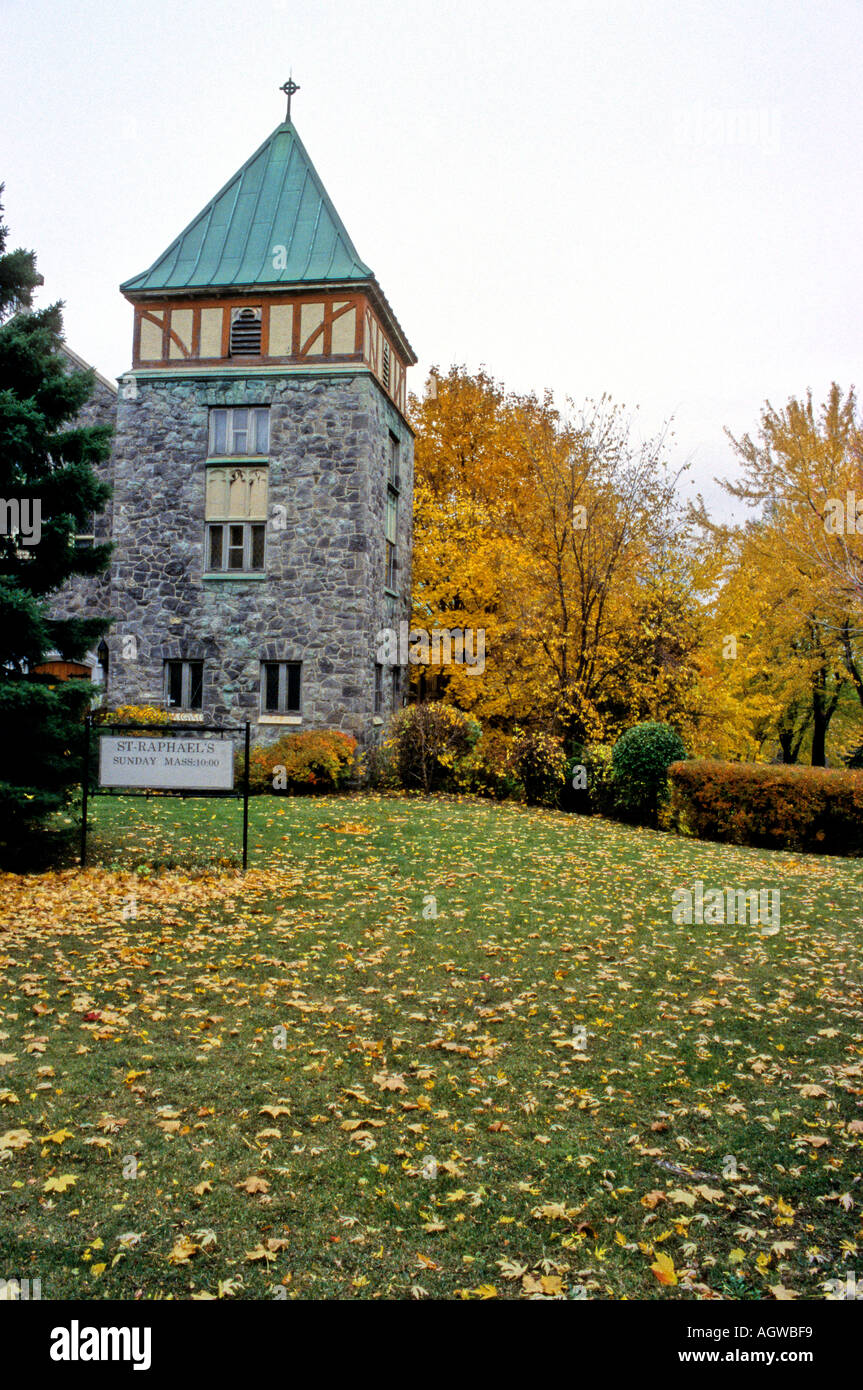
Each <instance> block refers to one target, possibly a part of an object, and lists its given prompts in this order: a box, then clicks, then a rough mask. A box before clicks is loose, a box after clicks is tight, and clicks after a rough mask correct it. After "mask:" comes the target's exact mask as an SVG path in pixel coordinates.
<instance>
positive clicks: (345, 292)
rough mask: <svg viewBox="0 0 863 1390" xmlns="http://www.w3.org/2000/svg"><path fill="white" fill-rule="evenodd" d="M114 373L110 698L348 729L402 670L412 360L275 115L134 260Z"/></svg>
mask: <svg viewBox="0 0 863 1390" xmlns="http://www.w3.org/2000/svg"><path fill="white" fill-rule="evenodd" d="M121 290H122V292H123V294H124V295H125V296H126V298H127V299H128V300H129V301H130V303H131V304H132V305H133V306H134V339H133V361H132V368H131V370H130V371H128V372H127V373H126V374H125V376H124V377H122V378H121V380H120V392H119V400H118V405H117V427H116V438H115V445H114V454H113V460H112V478H111V481H112V482H113V486H114V496H113V501H112V513H111V533H112V534H111V539H112V540H113V542H114V546H115V550H114V555H113V559H112V567H111V574H110V581H109V586H110V600H109V602H110V610H111V612H112V613H113V614H114V615H115V617H116V621H115V623H114V626H113V628H112V629H111V632H110V635H109V637H108V648H109V655H108V660H107V665H108V678H107V693H108V701H109V703H110V705H111V707H112V708H113V707H115V706H117V705H119V704H163V703H164V704H165V705H166V706H167V708H168V709H169V711H170V713H171V716H172V717H173V718H177V719H178V720H187V721H195V720H200V719H202V718H203V719H206V720H214V721H222V722H230V723H234V722H239V721H241V720H245V719H250V720H251V721H252V725H253V736H254V737H257V738H259V739H270V738H272V737H275V736H277V735H278V734H280V733H282V732H284V729H283V727H282V726H285V725H288V726H293V727H296V728H303V729H308V728H340V729H343V730H345V731H346V732H349V733H353V734H354V735H356V736H357V737H359V738H360V739H362V740H363V741H369V740H370V739H371V738H373V737H374V735H375V731H376V726H379V725H380V724H381V723H382V722H383V721H384V719H385V718H386V717H387V716H388V715H389V714H390V713H391V711H392V709H393V708H394V707H395V706H397V705H400V704H401V703H402V701H403V695H404V692H405V690H406V686H407V673H406V672H405V671H401V670H400V669H399V668H398V667H391V666H386V665H381V664H378V660H377V658H378V656H379V653H378V652H377V651H376V648H377V645H378V641H377V638H378V633H379V632H380V630H381V629H385V628H394V629H396V630H397V629H398V626H399V622H400V621H402V620H404V619H406V618H407V617H408V608H409V593H410V558H411V513H412V486H413V435H412V432H411V429H410V426H409V425H408V423H407V419H406V416H405V408H406V406H405V401H406V395H405V392H406V386H405V377H406V371H407V368H408V366H410V365H411V364H413V363H415V362H416V356H415V354H414V352H413V349H412V348H411V346H410V344H409V343H408V341H407V339H406V337H405V335H404V332H403V331H402V329H401V327H400V325H399V323H398V320H397V319H396V317H395V315H394V313H393V311H392V309H391V307H390V305H389V303H388V302H387V299H386V296H385V295H384V293H383V291H382V290H381V288H380V286H379V285H378V283H377V280H376V279H375V276H374V275H373V273H372V271H371V270H370V269H369V267H368V266H367V265H365V264H364V263H363V262H362V261H361V260H360V258H359V256H358V254H357V252H356V250H355V249H354V246H353V243H352V242H351V239H350V237H349V236H348V234H347V231H346V230H345V227H344V226H343V224H342V222H341V220H340V218H339V216H338V214H337V212H336V210H335V208H334V207H333V204H332V203H331V202H330V199H329V197H328V195H327V192H326V190H325V188H324V186H323V184H322V183H321V180H320V178H319V177H318V174H317V172H316V171H315V168H314V166H313V164H312V162H311V160H310V159H309V156H308V154H307V153H306V150H305V148H304V146H303V144H302V142H301V140H300V138H299V136H298V135H297V132H296V129H295V128H294V126H293V124H292V123H291V121H290V119H288V120H286V121H285V122H284V123H283V124H282V125H280V126H278V127H277V129H276V130H274V131H273V133H272V135H270V137H269V138H268V139H267V140H265V142H264V143H263V145H262V146H261V147H260V149H258V150H257V151H256V152H255V153H254V154H253V155H252V156H251V158H250V159H249V160H247V162H246V163H245V164H244V165H243V167H242V168H241V169H240V170H239V171H238V172H237V173H236V174H235V175H234V176H233V178H231V179H230V180H229V181H228V183H227V184H225V186H224V188H222V189H221V190H220V191H219V192H218V193H217V194H216V195H215V197H214V198H213V199H212V200H211V201H210V202H209V203H208V204H207V206H206V207H205V208H204V209H203V211H202V212H201V213H200V214H199V215H198V216H197V217H196V218H195V220H194V221H193V222H192V223H190V225H189V226H188V227H187V228H186V230H185V231H183V232H181V234H180V235H179V236H178V237H177V239H176V240H175V241H174V242H172V244H171V245H170V246H169V247H168V249H167V250H166V251H165V252H164V253H163V254H162V255H161V256H159V257H158V259H157V260H156V261H154V263H153V265H152V266H151V267H150V269H149V270H146V271H144V272H143V274H140V275H136V276H134V277H133V278H132V279H130V280H127V281H126V282H125V284H124V285H122V286H121Z"/></svg>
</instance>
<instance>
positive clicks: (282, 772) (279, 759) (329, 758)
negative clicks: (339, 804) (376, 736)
mask: <svg viewBox="0 0 863 1390" xmlns="http://www.w3.org/2000/svg"><path fill="white" fill-rule="evenodd" d="M356 750H357V741H356V739H355V738H351V736H350V734H343V733H342V732H341V731H340V730H338V729H309V730H308V731H304V732H303V733H296V734H283V735H282V737H281V738H279V739H277V740H276V742H275V743H268V744H261V743H258V744H255V746H254V747H253V748H252V750H251V752H250V753H249V790H250V791H251V792H273V791H276V792H281V791H284V792H293V793H297V792H333V791H338V790H339V788H340V787H343V786H344V785H345V783H346V782H347V781H348V779H349V778H350V776H351V774H352V772H353V770H354V762H355V755H356ZM243 761H244V755H243V752H242V751H239V752H238V753H237V755H236V762H235V769H236V777H237V785H238V786H241V785H242V776H243Z"/></svg>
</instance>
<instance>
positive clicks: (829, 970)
mask: <svg viewBox="0 0 863 1390" xmlns="http://www.w3.org/2000/svg"><path fill="white" fill-rule="evenodd" d="M240 823H241V806H240V805H239V804H238V803H234V802H224V801H219V802H212V801H210V802H208V801H200V800H197V801H192V800H190V801H186V802H180V801H172V800H168V799H158V798H157V799H154V800H152V801H147V802H145V801H143V800H131V799H124V800H121V801H114V802H109V801H108V800H106V799H101V800H98V801H97V802H96V803H95V807H94V829H93V835H92V844H91V856H92V858H91V862H92V865H93V867H91V868H89V869H88V870H87V871H86V872H84V873H81V872H80V871H78V870H75V869H69V870H64V871H62V872H59V873H52V874H39V875H31V876H26V877H25V876H15V875H11V874H7V875H4V876H3V877H2V880H0V892H2V901H3V917H4V919H5V925H6V927H7V928H8V929H7V930H3V931H0V1160H2V1161H0V1276H2V1277H6V1278H9V1277H13V1276H16V1275H17V1276H19V1277H26V1276H29V1277H30V1278H35V1277H39V1278H41V1280H42V1296H43V1298H47V1297H55V1298H65V1297H88V1298H89V1297H92V1298H133V1297H135V1296H136V1295H137V1294H138V1291H143V1292H142V1296H143V1297H145V1298H146V1297H176V1298H187V1297H189V1296H192V1295H198V1296H200V1295H209V1296H223V1297H236V1298H241V1297H246V1298H274V1297H285V1296H286V1297H289V1298H295V1297H319V1298H320V1297H324V1298H369V1297H377V1298H380V1297H388V1298H404V1297H410V1296H414V1297H419V1298H421V1297H424V1296H425V1297H429V1298H440V1297H444V1298H451V1297H454V1296H455V1297H459V1296H460V1297H471V1298H480V1297H492V1296H494V1295H495V1294H496V1295H497V1296H498V1297H519V1298H524V1297H537V1296H551V1297H553V1296H560V1295H563V1296H566V1297H579V1296H583V1293H584V1291H586V1295H587V1297H590V1298H597V1297H601V1298H615V1299H619V1298H658V1299H668V1298H701V1297H710V1296H715V1295H721V1296H724V1297H730V1298H754V1299H758V1298H772V1297H774V1296H776V1293H775V1291H777V1290H778V1291H779V1296H784V1294H783V1292H782V1291H783V1290H791V1291H792V1292H793V1293H796V1294H797V1295H798V1296H799V1297H801V1298H823V1297H824V1296H825V1294H824V1290H823V1284H824V1281H825V1280H826V1279H830V1278H838V1277H843V1276H844V1272H845V1271H846V1269H847V1270H853V1269H855V1267H856V1268H857V1269H858V1270H859V1269H860V1268H861V1266H860V1255H859V1253H858V1244H857V1243H856V1242H859V1241H860V1240H861V1237H863V1232H861V1229H860V1222H861V1216H860V1211H861V1197H863V1184H861V1182H860V1181H859V1175H860V1170H861V1152H863V1136H861V1131H863V995H861V987H860V981H861V969H860V966H861V944H863V928H861V919H860V906H859V905H860V901H861V887H863V865H861V864H859V863H857V862H854V861H849V860H838V859H830V858H812V857H806V856H795V855H786V854H768V853H761V852H758V851H754V850H744V849H740V850H737V849H729V848H725V847H721V846H718V845H707V844H702V843H698V842H695V841H686V840H681V839H678V838H676V837H674V836H670V835H662V834H656V833H653V832H650V831H641V830H632V829H628V828H625V827H622V826H618V825H614V824H611V823H609V822H604V821H600V820H588V819H581V818H578V817H574V816H566V815H563V814H559V813H553V812H546V811H534V810H529V809H526V808H524V807H521V806H518V805H510V804H503V805H498V804H495V803H486V802H482V801H476V800H471V799H460V800H457V799H447V798H441V799H432V800H428V801H422V800H417V799H406V798H401V797H396V796H392V797H386V796H359V795H358V796H351V797H341V798H315V799H312V798H307V799H290V800H288V799H275V798H259V799H257V800H255V801H254V802H253V803H252V825H251V868H250V871H249V873H248V875H247V876H246V878H245V879H244V878H243V877H242V876H241V875H240V874H239V873H238V872H237V870H236V867H235V866H236V862H237V850H238V846H239V830H240ZM152 865H155V868H151V867H150V866H152ZM214 866H215V867H214ZM694 880H702V881H703V882H704V883H705V885H706V886H708V887H712V886H718V887H734V888H753V887H754V888H764V887H770V888H776V887H778V888H780V890H781V894H782V925H781V929H780V931H779V932H778V933H777V934H776V935H773V936H769V937H764V936H762V935H761V934H760V931H759V928H758V927H757V926H749V925H741V926H676V925H674V924H673V923H672V920H671V893H672V889H673V888H675V887H688V886H690V885H691V884H692V883H693V881H694ZM435 910H436V913H437V916H436V917H435V916H434V915H433V913H434V911H435ZM424 913H425V915H424ZM579 1027H584V1028H585V1029H586V1035H587V1037H586V1047H585V1048H584V1049H581V1048H580V1047H579V1046H578V1043H579V1039H578V1037H577V1036H574V1029H578V1028H579ZM10 1136H11V1137H10ZM730 1160H733V1162H731V1161H730ZM735 1165H736V1172H737V1177H736V1179H735V1178H734V1177H733V1176H731V1175H732V1174H733V1172H734V1170H735ZM70 1179H71V1180H72V1181H69V1180H70ZM58 1180H59V1181H58ZM652 1267H653V1268H652ZM663 1281H665V1282H663ZM675 1281H676V1282H675Z"/></svg>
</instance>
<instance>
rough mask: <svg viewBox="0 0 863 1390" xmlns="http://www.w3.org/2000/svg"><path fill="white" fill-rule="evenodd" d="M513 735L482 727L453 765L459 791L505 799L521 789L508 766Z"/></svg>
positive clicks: (500, 799) (499, 799)
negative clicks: (476, 739) (468, 748)
mask: <svg viewBox="0 0 863 1390" xmlns="http://www.w3.org/2000/svg"><path fill="white" fill-rule="evenodd" d="M511 752H512V738H511V737H510V736H509V735H508V734H504V733H501V732H500V730H498V729H484V730H483V733H482V737H481V738H480V739H479V740H478V741H477V743H475V744H474V746H473V748H471V749H470V751H469V752H468V753H466V754H465V756H464V757H463V758H460V759H459V761H458V763H457V765H456V784H457V786H458V788H459V790H460V791H465V792H471V793H472V794H473V795H474V796H492V797H495V798H496V799H497V800H498V801H505V800H506V798H507V797H509V796H516V795H518V793H519V792H520V791H521V790H522V788H521V783H520V782H519V780H518V777H517V776H516V774H515V773H514V772H513V770H512V768H511V766H510V755H511Z"/></svg>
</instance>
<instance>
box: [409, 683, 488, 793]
mask: <svg viewBox="0 0 863 1390" xmlns="http://www.w3.org/2000/svg"><path fill="white" fill-rule="evenodd" d="M481 732H482V730H481V729H480V726H479V724H478V723H477V722H476V720H475V719H471V718H469V716H468V715H466V714H464V713H463V711H462V710H459V709H454V708H453V707H452V705H443V704H441V703H439V702H438V701H434V702H432V703H429V704H418V705H407V706H406V707H405V708H404V709H401V710H399V711H398V712H397V713H396V714H395V715H394V716H393V720H392V723H391V725H390V729H389V736H388V738H387V740H386V745H385V746H386V747H388V748H391V749H392V752H393V759H394V762H395V767H396V771H397V773H398V777H399V781H400V782H401V784H402V786H403V787H407V788H409V789H414V788H417V787H419V788H420V789H421V790H422V791H424V792H431V791H437V790H440V789H441V788H446V787H452V786H454V785H455V769H456V764H457V762H458V760H459V759H460V758H463V757H464V755H465V754H466V753H467V752H468V751H469V749H470V748H471V747H472V746H473V745H474V744H475V743H476V741H477V739H478V738H479V736H480V734H481Z"/></svg>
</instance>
